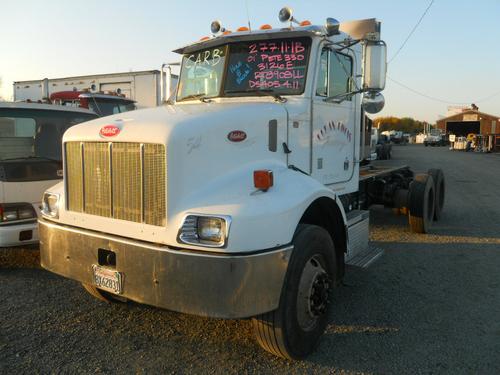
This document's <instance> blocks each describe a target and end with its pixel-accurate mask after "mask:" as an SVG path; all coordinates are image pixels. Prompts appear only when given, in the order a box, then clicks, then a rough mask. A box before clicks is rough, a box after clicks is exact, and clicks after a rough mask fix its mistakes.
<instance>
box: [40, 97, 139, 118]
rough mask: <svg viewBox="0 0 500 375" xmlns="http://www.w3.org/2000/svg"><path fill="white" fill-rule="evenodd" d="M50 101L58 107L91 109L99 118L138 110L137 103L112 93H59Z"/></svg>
mask: <svg viewBox="0 0 500 375" xmlns="http://www.w3.org/2000/svg"><path fill="white" fill-rule="evenodd" d="M49 101H50V103H52V104H57V105H65V106H70V107H80V108H86V109H90V110H92V111H94V112H95V113H96V114H98V115H99V117H104V116H109V115H116V114H118V113H123V112H128V111H133V110H135V109H136V106H135V102H134V101H133V100H132V99H128V98H126V97H125V95H123V94H118V93H111V92H106V93H104V92H98V93H93V92H90V91H89V90H85V91H77V90H73V91H59V92H55V93H53V94H51V95H50V98H49Z"/></svg>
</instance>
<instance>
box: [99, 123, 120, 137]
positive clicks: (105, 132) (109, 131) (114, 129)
mask: <svg viewBox="0 0 500 375" xmlns="http://www.w3.org/2000/svg"><path fill="white" fill-rule="evenodd" d="M120 131H121V129H120V128H119V127H118V126H116V125H105V126H103V127H102V128H101V130H100V131H99V135H100V136H102V137H114V136H116V135H118V134H120Z"/></svg>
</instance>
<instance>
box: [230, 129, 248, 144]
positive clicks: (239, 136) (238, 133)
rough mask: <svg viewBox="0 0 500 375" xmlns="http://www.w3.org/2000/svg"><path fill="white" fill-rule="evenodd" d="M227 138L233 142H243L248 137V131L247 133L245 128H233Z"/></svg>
mask: <svg viewBox="0 0 500 375" xmlns="http://www.w3.org/2000/svg"><path fill="white" fill-rule="evenodd" d="M227 139H229V140H230V141H231V142H243V141H244V140H245V139H247V133H245V132H244V131H243V130H233V131H232V132H229V134H228V135H227Z"/></svg>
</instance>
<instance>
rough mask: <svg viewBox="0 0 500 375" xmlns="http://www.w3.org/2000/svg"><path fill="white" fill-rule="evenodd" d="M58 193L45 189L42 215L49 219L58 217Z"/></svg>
mask: <svg viewBox="0 0 500 375" xmlns="http://www.w3.org/2000/svg"><path fill="white" fill-rule="evenodd" d="M59 199H60V195H59V194H56V193H51V192H48V191H46V192H45V193H43V199H42V210H41V212H42V215H43V216H45V217H47V218H50V219H58V218H59Z"/></svg>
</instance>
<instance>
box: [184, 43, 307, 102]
mask: <svg viewBox="0 0 500 375" xmlns="http://www.w3.org/2000/svg"><path fill="white" fill-rule="evenodd" d="M310 46H311V39H310V38H307V37H305V38H282V39H269V40H261V41H243V42H235V43H230V44H228V45H225V46H221V47H215V48H211V49H205V50H201V51H197V52H196V53H193V54H186V55H184V58H183V60H182V69H181V75H180V78H179V91H178V94H177V101H182V100H188V99H196V98H210V97H217V96H251V95H259V94H261V93H262V92H266V93H269V92H270V93H275V94H276V95H300V94H302V93H303V92H304V88H305V82H306V71H307V64H308V59H309V51H310Z"/></svg>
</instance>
